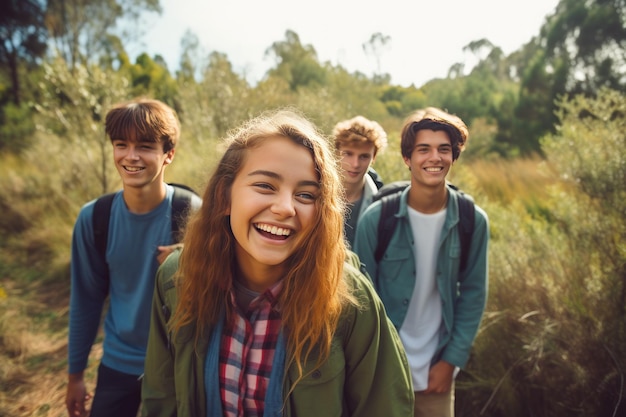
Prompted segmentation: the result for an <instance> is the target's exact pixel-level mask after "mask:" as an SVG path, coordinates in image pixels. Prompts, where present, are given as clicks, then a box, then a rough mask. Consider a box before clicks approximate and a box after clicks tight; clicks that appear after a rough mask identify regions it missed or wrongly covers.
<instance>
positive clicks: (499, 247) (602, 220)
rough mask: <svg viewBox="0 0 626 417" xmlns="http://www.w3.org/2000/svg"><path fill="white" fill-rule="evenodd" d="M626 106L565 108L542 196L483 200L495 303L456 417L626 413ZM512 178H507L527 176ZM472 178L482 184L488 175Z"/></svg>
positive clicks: (575, 103) (603, 102) (584, 103)
mask: <svg viewBox="0 0 626 417" xmlns="http://www.w3.org/2000/svg"><path fill="white" fill-rule="evenodd" d="M625 104H626V99H625V98H624V96H623V95H622V94H620V93H618V92H615V91H602V92H601V94H600V97H599V98H598V99H597V100H589V99H585V98H583V97H580V96H577V97H576V98H573V99H571V100H563V101H561V102H560V103H559V105H560V107H559V112H558V114H559V120H560V122H559V127H558V129H557V132H558V133H557V134H555V135H550V136H548V137H546V138H545V139H544V140H543V141H542V144H543V148H544V152H545V154H546V156H547V158H548V160H547V164H548V165H547V166H546V167H547V168H550V170H544V172H545V175H548V177H546V180H545V181H543V183H542V182H540V181H539V182H538V181H536V180H535V181H532V182H533V183H535V184H542V185H543V187H544V189H543V190H544V191H543V193H540V194H538V195H539V199H538V200H535V201H529V196H530V195H533V194H536V192H532V193H528V192H526V193H524V192H522V191H521V190H520V189H519V188H517V189H515V190H514V191H512V192H511V194H515V197H514V198H511V199H509V200H510V203H509V204H507V205H506V206H504V207H503V206H500V205H499V204H498V202H499V201H502V196H504V195H505V194H501V196H500V197H499V198H498V197H496V198H489V199H487V200H484V196H481V195H480V194H479V197H478V201H479V204H481V205H482V206H483V207H484V208H485V209H486V211H487V212H488V213H489V216H490V223H491V232H492V241H491V245H490V252H489V253H490V276H491V280H490V288H489V291H490V296H489V303H488V311H487V314H486V316H485V320H484V322H483V324H482V326H481V332H480V335H479V337H478V338H477V340H476V344H475V346H474V349H473V357H472V360H471V361H470V366H469V368H468V370H467V372H465V373H463V374H462V375H461V378H460V381H459V384H458V386H457V387H458V388H459V391H460V392H458V393H457V398H459V399H460V401H459V404H458V407H459V409H460V410H463V409H464V408H467V407H470V408H472V409H474V410H476V409H477V407H480V410H481V413H483V414H486V415H507V416H513V417H516V416H519V417H522V416H528V415H536V416H554V415H570V416H581V417H582V416H590V415H593V416H599V417H602V416H607V417H608V416H614V415H621V414H620V413H623V412H624V404H621V405H620V398H621V397H622V395H623V387H622V382H623V378H624V374H623V370H624V369H626V331H625V329H626V310H625V307H624V306H625V305H626V269H625V268H626V248H625V246H624V242H625V241H626V225H625V222H624V214H625V211H624V210H625V206H626V203H625V201H626V200H625V199H624V197H625V196H624V185H623V184H624V180H625V179H626V178H625V176H624V173H625V165H626V162H625V161H624V158H623V157H622V152H621V149H623V147H624V145H626V143H625V136H624V134H623V132H624V124H625V123H626V118H625V115H626V113H625V112H624V106H625ZM474 168H476V166H474ZM508 171H509V172H510V173H511V180H512V179H513V176H515V177H517V178H524V177H526V176H528V174H529V173H530V170H529V169H524V168H523V167H521V166H517V167H515V166H510V167H509V170H508ZM476 172H479V173H481V175H482V176H483V177H482V179H480V180H479V181H478V183H485V182H486V181H487V179H486V177H488V176H489V170H488V169H486V168H485V167H484V166H483V167H479V169H473V170H472V173H476ZM555 173H556V174H555ZM466 174H467V173H466ZM511 180H510V181H509V183H508V185H506V187H504V186H503V187H500V188H502V189H505V188H510V187H509V186H510V185H511V184H512V181H511ZM491 182H492V183H493V180H492V181H491ZM496 183H497V182H496ZM475 184H476V183H475ZM518 185H519V182H518ZM487 195H490V196H494V192H493V190H492V191H490V192H488V194H487ZM523 398H525V399H526V400H525V401H521V399H523ZM468 415H475V414H471V413H470V414H468Z"/></svg>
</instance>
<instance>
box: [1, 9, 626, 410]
mask: <svg viewBox="0 0 626 417" xmlns="http://www.w3.org/2000/svg"><path fill="white" fill-rule="evenodd" d="M155 12H156V13H158V12H160V6H159V2H158V0H127V1H121V0H117V1H116V0H48V1H44V0H3V1H2V13H0V40H1V42H0V179H1V181H0V210H1V212H2V216H1V217H0V236H1V238H0V417H4V416H12V417H14V416H15V417H17V416H20V417H21V416H64V415H66V412H65V407H64V404H63V403H64V395H65V383H66V372H67V371H66V367H67V358H66V354H67V319H68V299H69V257H70V249H69V248H70V240H71V234H72V227H73V223H74V220H75V218H76V216H77V214H78V211H79V209H80V207H81V206H82V205H83V204H84V203H85V202H87V201H89V200H91V199H93V198H95V197H97V196H99V195H100V194H102V193H104V192H106V191H111V190H114V189H117V188H118V187H119V186H120V184H119V181H118V179H117V178H118V176H117V174H116V172H115V169H114V167H113V164H112V160H111V157H110V144H109V142H108V139H107V138H106V137H105V135H104V131H103V123H102V122H103V118H104V115H105V114H106V111H107V109H108V108H109V107H110V106H111V105H112V104H114V103H116V102H119V101H121V100H125V99H129V98H132V97H136V96H148V97H153V98H157V99H160V100H163V101H165V102H167V103H168V104H170V105H171V106H172V107H174V108H175V109H176V111H177V112H178V114H179V116H180V119H181V122H182V126H183V131H182V140H181V144H180V148H179V150H178V152H177V158H176V161H177V162H176V163H174V164H173V165H172V166H171V167H170V168H168V172H167V174H166V175H167V180H168V181H172V182H182V183H186V184H189V185H191V186H193V187H194V188H196V189H197V190H202V189H203V187H204V185H205V183H206V182H207V179H208V176H209V175H210V173H211V170H212V169H213V167H214V166H215V163H216V161H217V160H218V158H219V157H220V155H221V151H222V147H221V138H222V137H224V135H225V134H226V132H227V131H228V130H229V129H231V128H233V127H235V126H236V125H238V124H239V123H240V122H242V121H244V120H246V119H248V118H250V117H251V116H254V115H257V114H258V113H260V112H261V111H263V110H267V109H272V108H277V107H285V106H295V107H297V108H298V109H300V110H301V111H303V112H304V113H305V114H306V115H307V116H308V117H310V118H311V119H312V120H313V121H314V122H315V123H316V124H317V125H318V126H319V128H320V129H321V130H322V131H323V132H325V133H327V134H330V131H331V129H332V126H333V125H334V124H335V123H336V122H337V121H339V120H342V119H344V118H349V117H353V116H355V115H357V114H361V115H364V116H366V117H368V118H370V119H373V120H376V121H378V122H379V123H380V124H381V125H383V127H384V128H385V130H386V131H387V133H388V135H389V142H390V145H389V148H388V149H387V150H386V152H385V153H384V154H382V155H380V156H379V158H377V161H376V164H375V168H376V169H377V170H378V171H379V172H380V173H381V174H382V176H383V178H384V180H385V181H386V182H389V181H393V180H397V179H404V178H406V172H405V170H404V169H403V168H402V163H400V160H401V157H400V152H399V130H400V127H401V124H402V121H403V119H404V117H406V116H407V115H408V114H409V113H410V112H411V111H413V110H415V109H418V108H421V107H425V106H437V107H441V108H444V109H447V110H448V111H450V112H451V113H455V114H457V115H458V116H460V117H461V118H462V119H463V120H465V121H466V123H467V124H468V126H469V128H470V140H469V142H468V147H467V150H466V151H465V152H464V153H463V154H462V155H461V159H460V161H459V162H458V163H457V164H456V165H455V168H454V170H453V172H452V177H451V179H452V182H454V183H455V184H457V185H458V186H460V187H461V188H462V189H464V190H465V191H466V192H468V193H469V194H471V195H472V196H473V197H474V199H475V200H476V202H477V204H479V205H480V206H481V207H483V208H484V209H485V210H486V212H487V213H488V214H489V217H490V223H491V245H490V248H489V262H490V263H489V274H490V286H489V300H488V305H487V311H486V314H485V317H484V320H483V323H482V325H481V329H480V332H479V334H478V337H477V339H476V343H475V346H474V348H473V351H472V356H471V358H470V361H469V364H468V367H467V369H465V370H464V371H462V372H461V373H460V375H459V378H458V380H457V406H456V408H457V416H459V417H464V416H494V417H496V416H510V417H518V416H519V417H527V416H537V417H543V416H545V417H554V416H564V415H567V416H581V417H582V416H596V417H604V416H612V417H614V416H623V415H626V401H625V400H624V398H623V397H624V393H625V388H624V382H625V381H624V371H625V369H626V225H625V222H624V219H625V218H626V186H625V184H626V157H625V156H624V155H625V154H624V148H625V147H626V98H625V95H624V93H625V92H626V1H624V0H587V1H584V2H583V1H579V0H561V1H560V2H559V4H558V6H557V8H556V10H555V12H554V13H553V14H551V15H550V16H548V17H547V18H546V20H545V22H544V24H543V26H542V27H541V29H540V32H539V33H538V34H537V36H535V37H533V38H532V39H529V41H528V43H526V44H525V45H523V46H522V47H521V48H520V49H519V50H517V51H515V52H513V53H511V54H509V55H505V54H504V53H503V52H502V50H501V49H500V48H498V46H496V45H494V44H492V43H491V42H490V41H489V40H487V39H479V40H476V41H474V42H471V43H470V44H468V45H467V47H466V49H467V50H468V51H471V52H472V53H474V54H475V55H476V57H477V58H478V64H477V65H476V66H475V67H473V68H472V69H471V71H465V69H464V67H463V63H459V64H455V65H453V66H451V67H450V69H449V71H448V73H447V74H445V75H443V76H442V77H441V78H437V79H433V80H430V81H428V82H427V83H425V84H424V85H422V86H410V87H399V86H396V85H393V84H392V83H391V82H390V77H389V75H388V74H384V73H375V74H374V75H373V76H366V75H365V74H363V73H360V72H348V71H347V70H346V69H344V68H342V67H341V66H333V65H331V64H329V63H327V62H320V61H319V60H318V58H317V54H316V52H315V48H314V46H313V45H306V44H302V43H301V42H300V39H299V36H298V34H297V33H295V32H293V31H291V30H288V31H286V33H285V38H284V39H282V40H277V41H276V42H274V43H273V44H271V45H268V48H267V52H266V53H267V56H268V57H271V58H273V59H274V62H275V65H274V66H273V67H272V68H271V69H270V70H269V71H268V72H267V74H266V76H265V77H264V78H263V79H262V80H260V81H259V82H258V83H257V84H256V85H250V84H248V83H247V82H246V81H245V78H244V77H243V76H242V75H241V74H238V73H236V72H235V71H233V68H232V65H231V63H230V62H229V60H228V57H227V56H226V55H225V54H223V53H220V52H217V51H214V52H211V53H209V54H208V56H202V55H201V54H200V49H199V47H198V39H197V37H196V36H195V35H194V34H193V33H187V35H186V36H185V37H184V38H183V39H182V40H181V45H182V53H181V56H180V66H179V69H177V70H176V71H174V72H171V71H170V70H169V69H168V68H167V66H166V64H165V62H164V60H163V59H162V57H160V56H153V57H150V56H148V55H147V54H142V55H140V56H138V57H137V59H136V60H135V62H130V60H129V57H128V55H127V54H126V52H125V47H126V46H128V45H130V44H131V43H132V42H134V41H135V40H136V39H137V34H138V32H126V31H122V30H121V29H120V27H121V25H120V23H121V22H122V21H124V22H127V23H128V22H134V21H137V22H140V17H141V15H142V14H143V13H155ZM124 26H125V27H126V28H128V27H129V26H133V25H124ZM139 27H140V25H139V23H138V24H137V25H136V26H135V29H137V28H139ZM388 40H389V39H388V37H386V36H385V35H384V34H381V33H374V34H372V37H371V39H370V40H369V41H367V42H365V43H364V45H363V46H364V50H367V51H369V53H371V54H373V55H374V56H375V57H376V58H377V59H384V55H382V54H381V51H382V50H383V49H384V46H385V43H386V42H388ZM418 59H419V56H416V57H415V60H416V61H417V60H418ZM99 342H100V339H99V340H98V344H96V345H95V347H94V349H93V354H92V361H91V365H90V368H89V370H88V375H89V376H90V377H92V378H93V377H94V376H95V367H96V365H97V359H98V357H99V356H98V355H99V353H100V351H99V346H100V345H99ZM92 386H93V385H92Z"/></svg>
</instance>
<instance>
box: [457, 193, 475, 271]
mask: <svg viewBox="0 0 626 417" xmlns="http://www.w3.org/2000/svg"><path fill="white" fill-rule="evenodd" d="M458 196H459V198H458V199H457V201H458V203H459V238H460V240H461V271H464V270H465V268H466V267H467V258H468V257H469V249H470V245H471V243H472V235H473V234H474V217H475V215H476V213H475V208H474V202H473V201H472V199H471V198H470V197H468V196H466V195H465V194H463V193H462V192H459V193H458Z"/></svg>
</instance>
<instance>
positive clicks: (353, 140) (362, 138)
mask: <svg viewBox="0 0 626 417" xmlns="http://www.w3.org/2000/svg"><path fill="white" fill-rule="evenodd" d="M333 138H334V141H335V148H336V149H337V152H338V153H339V156H340V157H341V168H342V175H343V176H342V179H343V187H344V191H345V196H346V199H347V202H348V208H347V212H346V216H345V222H344V226H345V227H344V231H345V236H346V240H347V241H348V244H349V245H350V246H352V244H353V242H354V234H355V232H356V226H357V222H358V220H359V217H360V216H361V214H362V213H363V212H364V211H365V209H366V208H367V206H369V205H370V203H371V202H372V198H373V196H374V194H376V191H378V188H379V187H380V186H379V185H377V184H376V182H375V181H374V179H373V178H372V176H370V175H368V172H369V171H370V169H371V166H372V164H373V163H374V161H375V160H376V156H377V155H378V154H379V153H380V152H382V151H383V150H384V149H385V147H386V146H387V133H386V132H385V130H384V129H383V128H382V126H381V125H380V124H378V123H377V122H375V121H372V120H369V119H367V118H365V117H363V116H356V117H353V118H352V119H348V120H344V121H341V122H339V123H337V124H336V125H335V127H334V129H333Z"/></svg>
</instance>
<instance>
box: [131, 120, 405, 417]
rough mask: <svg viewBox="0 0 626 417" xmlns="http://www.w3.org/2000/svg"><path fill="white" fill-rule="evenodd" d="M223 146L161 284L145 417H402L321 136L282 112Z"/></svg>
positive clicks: (393, 372)
mask: <svg viewBox="0 0 626 417" xmlns="http://www.w3.org/2000/svg"><path fill="white" fill-rule="evenodd" d="M227 144H228V148H227V150H226V152H225V154H224V156H223V157H222V159H221V161H220V162H219V165H218V167H217V170H216V172H215V174H214V175H213V176H212V178H211V179H210V182H209V184H208V186H207V188H206V191H205V193H204V196H203V201H204V204H203V205H202V208H201V209H200V210H199V211H198V212H197V213H196V215H195V216H194V217H193V218H192V219H191V220H190V223H189V226H188V228H187V234H186V236H185V239H184V248H185V249H184V250H183V251H179V252H175V253H174V254H173V255H171V256H170V257H169V258H168V259H167V261H166V262H165V263H164V265H163V266H162V267H161V269H160V270H159V273H158V274H157V279H158V283H157V286H156V289H155V296H154V301H153V310H152V324H151V329H150V338H149V343H148V353H147V358H146V372H145V378H144V382H143V392H142V395H143V415H145V416H174V415H177V416H239V417H241V416H292V417H308V416H311V417H313V416H315V417H318V416H402V417H405V416H408V415H411V413H412V411H413V389H412V386H411V378H410V374H409V370H408V364H407V361H406V357H405V354H404V351H403V349H402V346H401V343H400V341H399V338H398V335H397V333H396V331H395V329H394V327H393V325H392V324H391V322H390V321H389V320H388V319H387V316H386V314H385V310H384V308H383V306H382V304H381V302H380V300H379V298H378V296H377V295H376V294H375V291H374V290H373V288H372V286H371V285H370V284H369V282H368V280H367V278H366V277H365V276H364V275H363V274H362V273H361V272H360V271H359V269H358V267H359V263H358V259H356V260H355V258H354V256H352V255H353V254H351V253H350V252H348V251H347V249H346V246H345V243H344V239H343V231H342V229H343V210H344V200H343V198H342V189H341V180H340V178H339V174H338V171H337V161H336V160H335V157H334V155H333V152H332V151H331V150H330V147H329V144H328V142H327V141H326V139H324V138H323V137H322V136H321V135H320V134H319V132H318V130H317V129H316V128H315V127H314V126H313V125H312V124H311V123H310V122H309V121H307V120H306V119H305V118H304V117H302V116H300V115H299V114H297V113H295V112H292V111H285V110H282V111H278V112H274V113H269V114H265V115H262V116H260V117H258V118H255V119H252V120H251V121H249V122H247V123H246V124H244V125H243V126H241V127H240V128H239V129H238V130H236V131H235V132H234V133H233V134H232V135H231V137H230V138H228V141H227Z"/></svg>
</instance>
